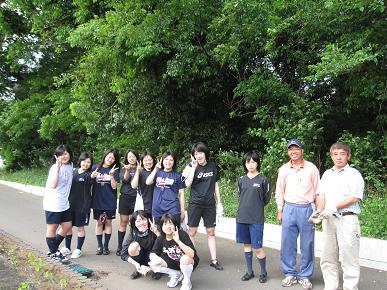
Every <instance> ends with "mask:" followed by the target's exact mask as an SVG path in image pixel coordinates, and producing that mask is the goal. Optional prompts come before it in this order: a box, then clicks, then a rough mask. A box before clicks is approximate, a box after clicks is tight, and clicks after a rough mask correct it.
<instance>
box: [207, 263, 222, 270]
mask: <svg viewBox="0 0 387 290" xmlns="http://www.w3.org/2000/svg"><path fill="white" fill-rule="evenodd" d="M210 266H211V267H214V268H215V269H216V270H219V271H222V270H223V267H222V266H221V265H220V264H219V262H218V261H216V262H215V263H214V261H211V264H210Z"/></svg>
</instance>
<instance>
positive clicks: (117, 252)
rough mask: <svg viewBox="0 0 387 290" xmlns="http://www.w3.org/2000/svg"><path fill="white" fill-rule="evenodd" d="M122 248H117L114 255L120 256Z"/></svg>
mask: <svg viewBox="0 0 387 290" xmlns="http://www.w3.org/2000/svg"><path fill="white" fill-rule="evenodd" d="M121 251H122V248H117V251H116V255H117V256H121Z"/></svg>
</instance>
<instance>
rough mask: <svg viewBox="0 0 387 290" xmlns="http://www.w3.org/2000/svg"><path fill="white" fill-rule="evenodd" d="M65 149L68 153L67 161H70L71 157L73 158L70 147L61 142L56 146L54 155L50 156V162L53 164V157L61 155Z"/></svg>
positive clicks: (54, 159) (54, 160)
mask: <svg viewBox="0 0 387 290" xmlns="http://www.w3.org/2000/svg"><path fill="white" fill-rule="evenodd" d="M65 151H67V153H69V155H70V159H69V163H71V161H72V158H73V153H72V152H71V149H70V148H69V147H67V146H66V145H63V144H61V145H59V146H58V147H56V149H55V152H54V155H53V156H52V160H51V163H52V164H55V163H56V158H55V157H59V156H62V155H63V153H65Z"/></svg>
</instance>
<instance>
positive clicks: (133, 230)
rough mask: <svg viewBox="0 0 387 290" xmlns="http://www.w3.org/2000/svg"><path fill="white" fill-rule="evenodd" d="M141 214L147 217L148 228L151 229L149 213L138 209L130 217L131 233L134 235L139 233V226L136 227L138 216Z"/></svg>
mask: <svg viewBox="0 0 387 290" xmlns="http://www.w3.org/2000/svg"><path fill="white" fill-rule="evenodd" d="M138 216H140V217H142V218H146V220H147V223H148V229H150V224H149V220H148V219H149V215H148V214H147V213H146V212H145V211H143V210H136V211H135V212H134V213H133V214H132V215H131V217H130V221H129V223H130V233H131V234H132V235H134V234H137V233H138V228H137V227H136V220H137V217H138Z"/></svg>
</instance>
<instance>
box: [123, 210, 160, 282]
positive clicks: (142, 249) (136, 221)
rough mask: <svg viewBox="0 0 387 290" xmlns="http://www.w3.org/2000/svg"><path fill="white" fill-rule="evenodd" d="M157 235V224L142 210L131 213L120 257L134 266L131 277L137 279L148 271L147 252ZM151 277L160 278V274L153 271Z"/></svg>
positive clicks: (148, 252) (149, 250)
mask: <svg viewBox="0 0 387 290" xmlns="http://www.w3.org/2000/svg"><path fill="white" fill-rule="evenodd" d="M158 235H159V231H158V230H157V226H155V225H154V224H153V223H152V222H151V221H150V220H149V216H148V215H147V214H146V213H145V212H144V211H142V210H138V211H135V212H134V213H133V214H132V215H131V217H130V234H129V236H128V238H127V239H126V241H125V243H124V244H123V247H122V251H121V259H122V260H123V261H126V262H129V263H131V264H133V265H134V267H135V268H136V270H135V271H134V272H133V273H132V275H131V276H130V277H131V279H137V278H138V277H140V275H141V274H145V273H146V272H147V271H148V269H149V267H148V263H149V261H150V260H149V254H150V252H151V250H152V248H153V245H154V243H155V240H156V238H157V236H158ZM152 277H153V278H154V279H160V274H159V273H154V274H153V275H152Z"/></svg>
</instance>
